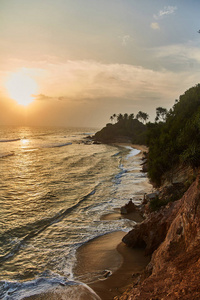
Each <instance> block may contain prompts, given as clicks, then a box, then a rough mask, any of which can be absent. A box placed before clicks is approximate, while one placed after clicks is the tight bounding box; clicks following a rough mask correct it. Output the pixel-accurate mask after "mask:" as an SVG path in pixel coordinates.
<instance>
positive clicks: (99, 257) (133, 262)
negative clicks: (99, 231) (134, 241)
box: [74, 232, 150, 300]
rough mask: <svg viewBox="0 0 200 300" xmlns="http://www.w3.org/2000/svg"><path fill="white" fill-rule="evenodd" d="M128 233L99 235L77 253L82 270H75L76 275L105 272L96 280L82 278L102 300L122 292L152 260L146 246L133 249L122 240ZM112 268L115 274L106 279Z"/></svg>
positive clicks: (79, 266)
mask: <svg viewBox="0 0 200 300" xmlns="http://www.w3.org/2000/svg"><path fill="white" fill-rule="evenodd" d="M125 234H126V233H124V232H115V233H109V234H107V235H104V236H102V237H98V238H96V239H94V240H92V241H90V242H88V243H87V244H85V245H83V246H81V247H80V248H79V250H78V252H77V266H78V269H75V270H74V272H75V274H76V275H79V276H80V275H81V272H83V273H84V274H86V273H87V274H88V273H89V274H93V273H94V272H97V273H99V274H101V276H99V278H96V280H94V281H93V282H89V281H90V280H91V281H92V278H87V277H86V278H84V276H82V277H81V276H80V278H81V280H83V281H84V279H85V282H87V284H88V285H89V286H90V287H91V288H92V289H93V290H94V291H95V292H96V293H97V294H98V295H99V296H100V298H101V299H102V300H111V299H113V297H115V296H119V295H121V294H122V293H123V292H124V291H125V290H126V289H127V287H128V286H129V285H130V284H131V283H132V282H133V277H134V275H136V274H137V275H138V273H141V272H142V271H143V269H144V268H145V266H146V265H147V264H148V262H149V260H150V258H149V257H147V256H145V255H144V250H143V249H131V248H128V247H127V246H126V245H125V244H124V243H123V242H120V241H121V239H122V237H123V236H124V235H125ZM84 268H86V269H85V270H84ZM108 271H111V272H112V275H111V276H109V277H107V278H105V277H106V274H108ZM84 274H83V275H84ZM104 275H105V277H104Z"/></svg>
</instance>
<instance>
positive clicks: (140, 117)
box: [136, 110, 149, 124]
mask: <svg viewBox="0 0 200 300" xmlns="http://www.w3.org/2000/svg"><path fill="white" fill-rule="evenodd" d="M136 119H137V120H141V121H142V122H144V123H145V124H146V121H147V120H148V119H149V115H148V114H147V113H145V112H143V111H141V110H140V111H139V112H138V113H137V115H136Z"/></svg>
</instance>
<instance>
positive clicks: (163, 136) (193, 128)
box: [147, 84, 200, 186]
mask: <svg viewBox="0 0 200 300" xmlns="http://www.w3.org/2000/svg"><path fill="white" fill-rule="evenodd" d="M147 127H148V132H147V145H148V146H149V154H148V174H149V177H150V179H151V180H152V181H153V182H154V183H156V184H157V185H158V186H159V185H160V184H161V178H162V175H163V174H164V173H165V172H167V171H169V170H171V169H172V168H173V167H174V166H176V165H178V164H187V165H190V166H192V167H193V168H197V167H199V166H200V84H198V85H196V86H195V87H192V88H190V89H189V90H187V91H186V92H185V93H184V94H183V95H181V96H180V98H179V101H178V100H176V103H175V104H174V106H173V107H172V108H171V109H170V110H169V112H168V113H167V115H166V119H165V122H155V123H148V124H147ZM172 173H173V172H172ZM172 177H173V175H172ZM172 180H173V178H172Z"/></svg>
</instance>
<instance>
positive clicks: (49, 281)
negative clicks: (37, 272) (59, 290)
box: [0, 271, 81, 300]
mask: <svg viewBox="0 0 200 300" xmlns="http://www.w3.org/2000/svg"><path fill="white" fill-rule="evenodd" d="M45 273H46V274H45ZM75 285H81V283H80V282H76V281H72V280H68V279H67V278H66V277H63V276H59V275H57V274H51V273H50V272H48V271H46V272H44V273H43V274H42V276H41V277H39V278H37V279H34V280H30V281H25V282H17V281H3V280H2V281H0V299H3V300H20V299H24V297H30V296H33V295H37V294H41V293H44V292H46V291H47V290H50V289H52V288H56V287H58V286H65V287H66V286H75Z"/></svg>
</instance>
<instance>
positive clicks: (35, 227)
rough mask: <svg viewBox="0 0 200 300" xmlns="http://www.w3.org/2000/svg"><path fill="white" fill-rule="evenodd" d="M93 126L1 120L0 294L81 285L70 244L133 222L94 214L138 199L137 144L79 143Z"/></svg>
mask: <svg viewBox="0 0 200 300" xmlns="http://www.w3.org/2000/svg"><path fill="white" fill-rule="evenodd" d="M94 133H95V130H94V129H84V128H82V129H77V128H76V129H74V128H50V127H49V128H39V127H0V299H9V300H11V299H12V300H19V299H22V298H23V297H24V296H30V295H33V294H37V293H41V292H44V291H47V290H48V289H51V288H52V287H54V286H58V285H59V286H60V285H61V286H65V287H67V286H69V287H70V288H72V287H73V286H77V285H79V284H81V282H78V281H77V279H76V278H74V274H73V267H74V265H75V264H76V250H77V249H78V248H79V247H80V246H81V245H82V244H84V243H86V242H87V241H89V240H91V239H92V238H95V237H98V236H100V235H103V234H106V233H110V232H114V231H118V230H123V231H129V230H130V229H131V228H132V227H133V226H134V222H133V221H130V220H127V219H119V220H115V221H109V220H107V221H105V220H101V216H102V215H103V214H107V213H112V212H113V211H114V210H115V209H117V208H119V207H120V206H122V205H124V204H125V203H127V201H128V200H129V199H130V198H133V201H135V203H136V204H137V203H139V202H140V201H141V200H140V199H141V197H142V194H143V190H142V187H141V183H142V182H144V181H146V176H145V174H143V173H141V171H140V170H141V166H140V163H141V161H138V160H136V159H134V157H135V155H137V154H138V153H139V150H136V149H133V148H131V147H123V146H111V145H104V144H98V145H95V144H92V143H88V142H86V139H85V137H86V136H88V135H89V134H91V135H92V134H94ZM94 299H95V298H94Z"/></svg>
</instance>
